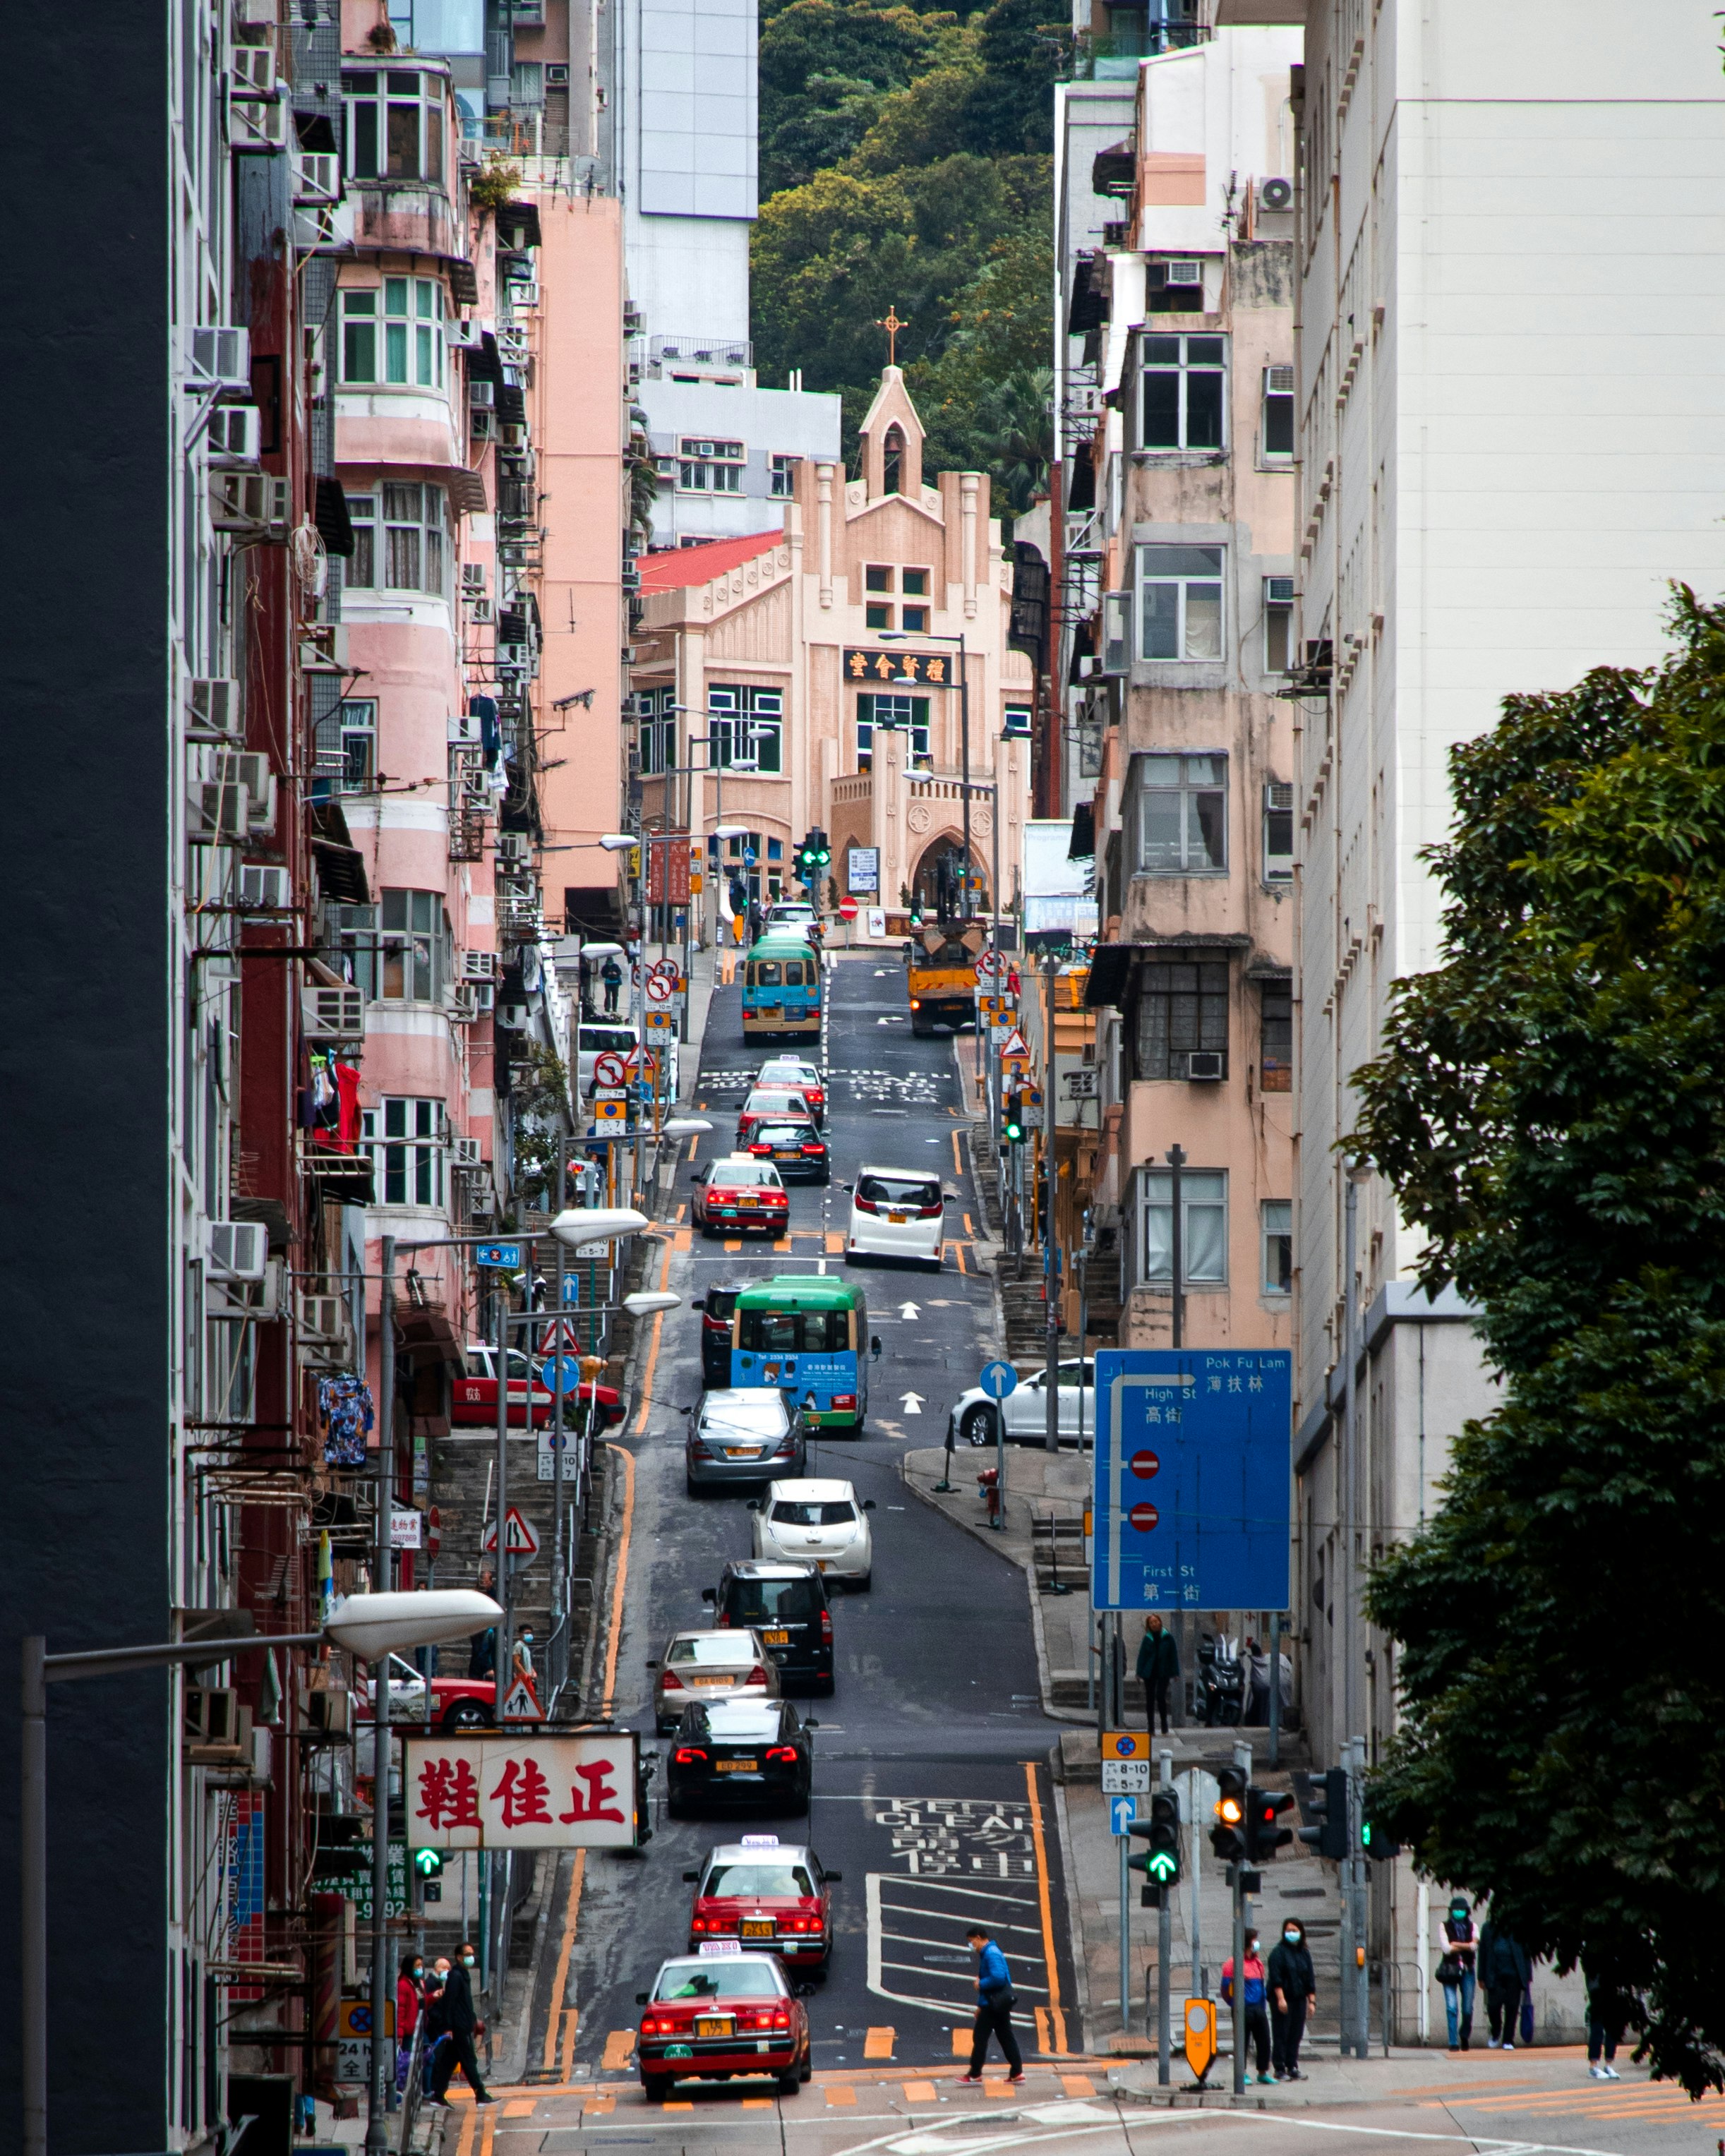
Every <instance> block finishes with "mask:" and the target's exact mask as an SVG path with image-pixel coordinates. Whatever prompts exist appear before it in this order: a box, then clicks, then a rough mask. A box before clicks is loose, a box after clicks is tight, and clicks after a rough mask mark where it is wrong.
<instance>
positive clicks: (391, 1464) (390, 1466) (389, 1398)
mask: <svg viewBox="0 0 1725 2156" xmlns="http://www.w3.org/2000/svg"><path fill="white" fill-rule="evenodd" d="M379 1263H380V1269H381V1270H382V1276H383V1278H382V1286H381V1287H380V1289H379V1291H378V1297H377V1546H376V1553H375V1555H374V1557H373V1560H372V1562H373V1563H374V1564H375V1566H376V1568H377V1577H376V1578H375V1579H374V1581H373V1582H372V1587H373V1590H374V1592H376V1593H377V1594H388V1592H389V1590H390V1589H391V1587H392V1586H393V1584H394V1582H393V1580H392V1579H391V1578H390V1576H389V1574H390V1560H391V1558H392V1556H393V1551H394V1541H393V1532H392V1522H393V1515H394V1512H395V1238H394V1236H393V1235H386V1236H384V1238H383V1240H382V1257H381V1259H380V1261H379ZM434 1652H435V1650H434ZM425 1689H426V1691H428V1692H429V1691H430V1690H431V1674H430V1671H429V1670H428V1671H427V1672H426V1677H425ZM403 1804H405V1792H403ZM388 1900H389V1658H388V1655H384V1656H382V1658H381V1659H380V1660H378V1661H375V1662H373V1663H372V1927H371V1928H372V1984H371V1991H372V2049H371V2059H370V2068H371V2071H370V2073H369V2075H368V2076H367V2078H368V2080H369V2082H370V2083H371V2088H370V2100H369V2102H367V2107H366V2139H365V2145H366V2150H367V2156H387V2152H388V2147H389V2092H390V2091H391V2089H392V2088H393V2086H394V2076H393V2073H392V2072H391V2071H390V2068H391V2066H393V2063H394V2051H395V2046H394V2044H393V2041H392V2040H391V2039H390V2037H389V2035H388V2030H387V2028H386V2023H387V2021H388V2013H389V2005H390V2001H391V1999H392V1997H393V1990H394V1987H393V1984H391V1982H390V1979H389V1918H388Z"/></svg>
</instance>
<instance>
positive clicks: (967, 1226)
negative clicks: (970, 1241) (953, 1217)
mask: <svg viewBox="0 0 1725 2156" xmlns="http://www.w3.org/2000/svg"><path fill="white" fill-rule="evenodd" d="M964 1232H965V1234H966V1235H975V1233H976V1228H975V1225H974V1224H973V1222H972V1219H971V1217H970V1215H969V1214H968V1213H967V1214H965V1216H964Z"/></svg>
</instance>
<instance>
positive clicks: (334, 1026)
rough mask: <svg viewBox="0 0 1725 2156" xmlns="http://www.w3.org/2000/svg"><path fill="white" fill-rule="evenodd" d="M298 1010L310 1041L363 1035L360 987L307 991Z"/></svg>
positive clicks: (354, 1037) (362, 1003)
mask: <svg viewBox="0 0 1725 2156" xmlns="http://www.w3.org/2000/svg"><path fill="white" fill-rule="evenodd" d="M300 1018H301V1023H302V1024H303V1026H304V1029H305V1036H306V1038H307V1039H310V1040H357V1039H361V1038H362V1035H363V1034H364V1032H365V1029H366V998H365V990H364V989H363V988H322V987H319V988H307V989H305V991H304V993H302V994H301V996H300Z"/></svg>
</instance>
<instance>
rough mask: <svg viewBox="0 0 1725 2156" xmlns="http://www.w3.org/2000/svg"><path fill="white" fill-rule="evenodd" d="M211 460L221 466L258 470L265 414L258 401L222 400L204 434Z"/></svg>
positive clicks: (224, 469) (225, 469)
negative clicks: (223, 401) (236, 402)
mask: <svg viewBox="0 0 1725 2156" xmlns="http://www.w3.org/2000/svg"><path fill="white" fill-rule="evenodd" d="M204 439H205V440H206V441H207V442H208V444H209V460H210V462H211V464H212V465H214V466H215V467H216V469H217V470H220V471H234V470H239V469H241V468H242V467H249V468H251V469H254V470H255V468H256V466H257V462H258V457H259V449H260V444H262V441H263V426H262V416H261V414H260V413H259V410H258V408H257V406H256V405H255V404H218V405H217V407H216V408H215V410H214V411H213V412H212V413H210V415H209V425H208V429H206V431H205V434H204Z"/></svg>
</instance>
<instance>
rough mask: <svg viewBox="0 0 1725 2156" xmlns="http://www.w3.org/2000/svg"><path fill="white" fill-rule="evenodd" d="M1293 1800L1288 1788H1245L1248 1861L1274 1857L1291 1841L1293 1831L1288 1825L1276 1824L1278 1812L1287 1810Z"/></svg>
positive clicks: (1254, 1861)
mask: <svg viewBox="0 0 1725 2156" xmlns="http://www.w3.org/2000/svg"><path fill="white" fill-rule="evenodd" d="M1293 1802H1294V1799H1293V1794H1292V1792H1291V1790H1288V1789H1248V1790H1247V1791H1246V1815H1245V1840H1246V1852H1245V1853H1246V1857H1247V1860H1248V1861H1249V1862H1251V1863H1256V1862H1257V1861H1259V1860H1260V1858H1262V1857H1266V1856H1275V1854H1276V1851H1277V1850H1279V1849H1280V1848H1281V1846H1282V1845H1283V1844H1284V1843H1285V1842H1290V1841H1291V1840H1293V1838H1294V1830H1293V1829H1292V1828H1291V1826H1278V1825H1276V1816H1277V1815H1278V1814H1279V1813H1281V1812H1285V1811H1287V1810H1290V1809H1291V1808H1292V1805H1293Z"/></svg>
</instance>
